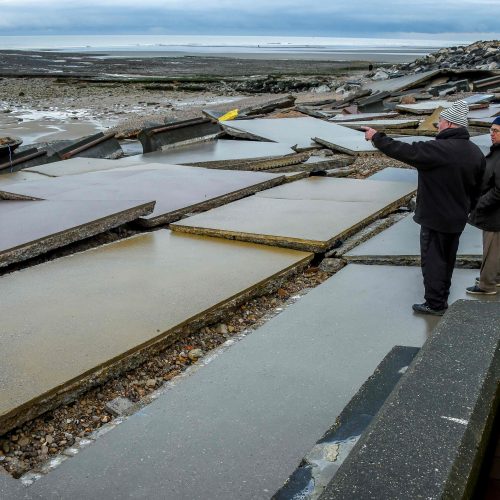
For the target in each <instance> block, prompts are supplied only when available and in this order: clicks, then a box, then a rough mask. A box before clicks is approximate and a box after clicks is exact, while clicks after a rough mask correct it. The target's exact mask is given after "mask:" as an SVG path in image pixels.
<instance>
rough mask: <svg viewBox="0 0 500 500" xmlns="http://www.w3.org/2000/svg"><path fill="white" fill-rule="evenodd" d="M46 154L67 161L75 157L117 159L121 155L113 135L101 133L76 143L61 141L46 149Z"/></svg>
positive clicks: (120, 149) (121, 152)
mask: <svg viewBox="0 0 500 500" xmlns="http://www.w3.org/2000/svg"><path fill="white" fill-rule="evenodd" d="M47 154H48V155H49V156H50V155H55V156H56V157H57V158H58V159H60V160H67V159H69V158H74V157H76V156H80V157H84V158H118V157H119V156H121V155H123V151H122V148H121V146H120V143H119V142H118V140H117V139H116V138H115V134H114V133H107V134H105V133H103V132H99V133H97V134H94V135H91V136H89V137H84V138H83V139H78V140H76V141H71V142H70V143H69V144H68V143H67V141H62V144H61V146H59V145H58V144H55V145H51V146H49V147H48V148H47Z"/></svg>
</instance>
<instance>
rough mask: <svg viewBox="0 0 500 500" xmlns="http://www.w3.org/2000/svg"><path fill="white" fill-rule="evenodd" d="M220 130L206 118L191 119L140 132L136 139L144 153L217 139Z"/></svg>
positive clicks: (218, 126) (217, 125)
mask: <svg viewBox="0 0 500 500" xmlns="http://www.w3.org/2000/svg"><path fill="white" fill-rule="evenodd" d="M221 132H222V129H221V127H220V125H219V124H218V123H214V122H213V121H212V120H209V119H208V118H193V119H192V120H183V121H177V122H171V123H167V124H165V125H163V126H160V127H151V128H147V129H144V130H142V131H141V132H140V133H139V135H138V136H137V138H138V139H139V141H140V142H141V144H142V150H143V152H144V153H151V152H152V151H158V150H161V149H168V148H171V147H177V146H181V145H186V144H193V143H196V142H200V141H207V140H211V139H214V138H216V137H218V136H219V135H220V134H221Z"/></svg>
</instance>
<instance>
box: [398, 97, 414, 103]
mask: <svg viewBox="0 0 500 500" xmlns="http://www.w3.org/2000/svg"><path fill="white" fill-rule="evenodd" d="M399 102H400V103H401V104H415V103H416V102H417V100H416V99H415V97H414V96H412V95H404V96H401V99H399Z"/></svg>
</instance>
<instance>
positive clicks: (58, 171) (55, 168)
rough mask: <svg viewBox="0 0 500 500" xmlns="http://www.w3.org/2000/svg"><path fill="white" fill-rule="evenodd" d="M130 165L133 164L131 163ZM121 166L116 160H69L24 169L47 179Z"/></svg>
mask: <svg viewBox="0 0 500 500" xmlns="http://www.w3.org/2000/svg"><path fill="white" fill-rule="evenodd" d="M131 164H133V163H132V162H131ZM119 166H121V165H120V163H118V160H106V159H102V158H70V159H68V160H61V161H56V162H52V163H48V164H46V165H39V166H36V167H30V168H25V169H24V171H25V172H35V173H38V174H42V175H46V176H48V177H61V176H62V175H78V174H85V173H87V172H99V171H101V170H110V169H113V168H116V167H119Z"/></svg>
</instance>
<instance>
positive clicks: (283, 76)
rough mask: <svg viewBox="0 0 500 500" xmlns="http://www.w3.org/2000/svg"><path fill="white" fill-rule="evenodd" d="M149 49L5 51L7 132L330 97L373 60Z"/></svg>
mask: <svg viewBox="0 0 500 500" xmlns="http://www.w3.org/2000/svg"><path fill="white" fill-rule="evenodd" d="M145 54H146V55H145ZM145 54H143V53H142V52H141V53H140V55H138V53H135V54H123V53H122V54H120V56H119V57H118V56H116V53H115V54H111V55H110V54H108V55H106V56H105V57H104V56H103V55H102V54H99V55H97V54H88V53H59V52H45V51H0V78H1V79H0V128H1V130H2V135H15V136H18V137H21V138H22V139H23V141H24V145H30V144H35V143H42V142H50V141H54V140H60V139H77V138H80V137H84V136H86V135H90V134H93V133H95V132H99V131H107V130H113V131H116V132H126V131H130V130H134V129H137V128H140V127H143V126H145V125H147V124H148V123H156V122H157V121H158V118H159V117H161V121H163V120H164V119H165V118H166V119H169V120H177V119H188V118H193V117H195V116H200V113H201V109H203V108H205V107H214V106H218V105H221V104H222V105H224V104H227V103H229V102H235V103H236V102H237V101H240V100H241V99H250V101H246V103H247V105H248V103H249V102H250V103H251V102H254V101H255V100H256V99H257V101H258V100H265V99H268V98H270V97H278V96H279V95H284V94H288V93H292V94H294V95H295V96H296V97H297V98H298V99H299V101H300V99H303V100H310V99H313V98H318V97H321V98H325V97H327V96H333V95H335V89H336V88H338V87H339V86H340V85H342V84H343V83H344V82H346V81H349V80H352V79H354V80H359V79H361V78H363V75H365V74H366V73H367V72H368V68H369V64H370V63H369V62H368V61H337V60H335V61H334V60H314V61H311V60H308V59H297V57H298V56H299V55H300V54H295V55H294V58H293V59H266V58H265V57H264V56H263V55H262V54H260V55H258V57H256V58H250V57H249V54H244V57H240V55H239V54H238V57H237V58H236V57H234V55H233V56H232V57H229V56H222V55H220V56H219V55H218V56H217V57H214V56H203V57H200V56H182V57H173V56H169V57H163V56H155V57H151V54H150V53H145ZM302 57H309V55H307V56H302ZM318 91H319V92H318ZM235 107H237V106H236V104H235Z"/></svg>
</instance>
